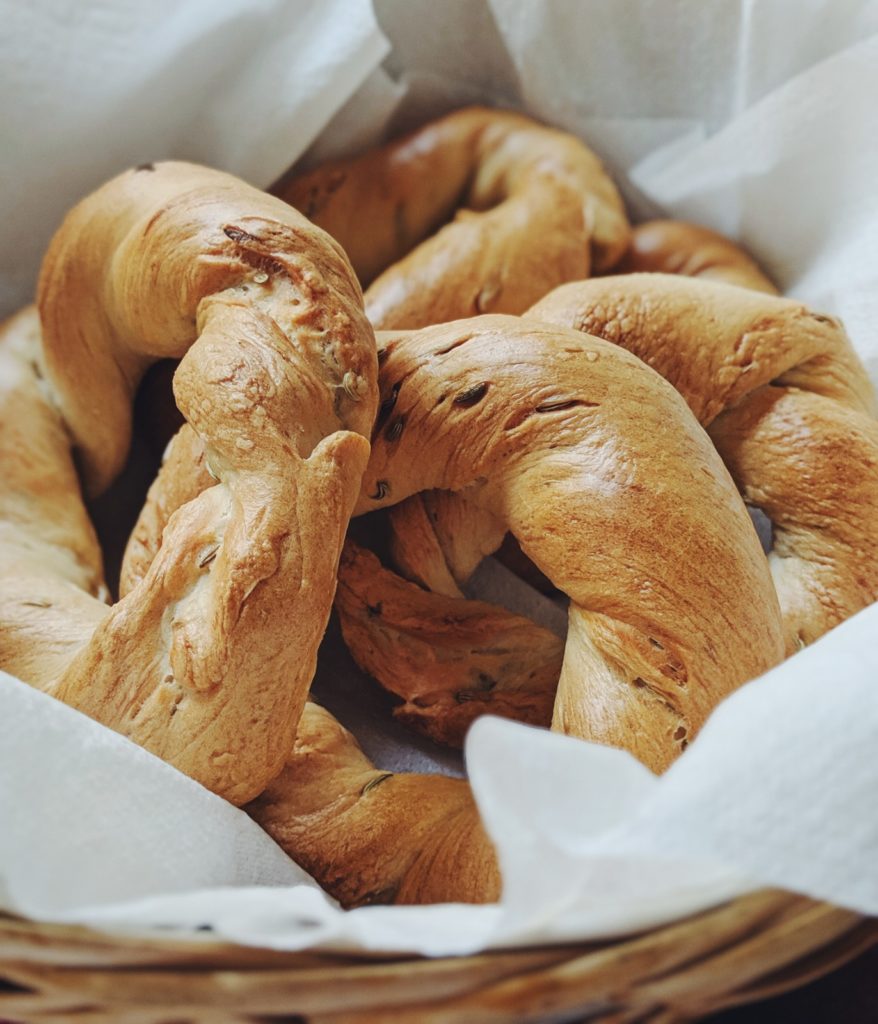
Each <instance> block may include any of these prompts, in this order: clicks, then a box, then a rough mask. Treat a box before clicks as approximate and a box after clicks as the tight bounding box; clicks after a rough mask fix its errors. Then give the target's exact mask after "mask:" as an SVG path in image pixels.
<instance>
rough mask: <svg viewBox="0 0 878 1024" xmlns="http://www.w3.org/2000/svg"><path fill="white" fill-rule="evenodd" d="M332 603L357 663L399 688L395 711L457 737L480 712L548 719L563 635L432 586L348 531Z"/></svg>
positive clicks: (436, 735) (422, 727)
mask: <svg viewBox="0 0 878 1024" xmlns="http://www.w3.org/2000/svg"><path fill="white" fill-rule="evenodd" d="M336 608H337V609H338V612H339V616H340V618H341V622H342V624H343V628H344V636H345V640H346V642H347V644H348V646H349V648H350V649H351V651H353V652H354V655H355V657H356V660H357V662H358V664H359V665H360V667H361V668H362V669H364V670H365V671H366V672H368V673H369V674H370V675H372V676H374V677H375V678H376V679H380V680H381V683H382V685H383V686H384V687H385V688H387V689H388V690H390V691H391V693H393V694H395V695H396V696H398V697H401V698H402V700H403V703H402V704H400V705H399V706H398V707H396V708H394V715H395V716H396V717H397V718H399V719H400V720H402V721H404V722H406V723H407V724H409V725H411V726H413V727H414V728H416V729H418V730H419V731H421V732H423V733H425V734H426V735H428V736H430V737H431V738H432V739H434V740H438V741H439V742H440V743H448V744H450V745H452V746H457V747H460V746H462V745H463V740H464V736H465V734H466V731H467V729H468V728H469V726H470V724H471V723H472V721H473V718H475V717H477V716H478V715H480V714H485V713H486V712H489V713H490V714H492V715H501V716H503V717H506V718H514V719H516V720H517V721H519V722H528V723H530V724H532V725H543V726H548V725H549V724H550V723H551V721H552V708H553V705H554V702H555V690H556V688H557V685H558V677H559V675H560V674H561V664H562V660H563V656H564V642H563V640H560V639H559V638H558V637H557V636H555V634H554V633H551V632H549V630H547V629H544V628H542V627H541V626H538V625H537V624H536V623H534V622H531V621H530V619H527V618H524V617H523V616H521V615H513V614H511V613H509V612H507V611H506V610H505V609H503V608H498V607H496V606H494V605H491V604H487V603H485V602H483V601H470V600H466V599H465V598H463V596H460V597H448V596H445V595H444V594H442V593H436V592H433V593H431V592H429V591H427V590H423V589H422V588H421V587H419V586H417V585H416V584H414V583H410V582H409V581H408V580H405V579H403V578H402V577H400V576H398V575H396V573H394V572H391V571H390V570H388V569H386V568H384V566H382V564H381V562H380V561H379V559H378V558H377V556H376V555H374V554H373V553H372V552H371V551H368V550H366V549H365V548H362V547H360V546H359V545H357V544H356V543H355V542H354V541H352V540H351V539H348V540H347V542H346V543H345V546H344V551H343V553H342V560H341V564H340V566H339V587H338V590H337V591H336Z"/></svg>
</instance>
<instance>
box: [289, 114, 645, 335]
mask: <svg viewBox="0 0 878 1024" xmlns="http://www.w3.org/2000/svg"><path fill="white" fill-rule="evenodd" d="M274 191H275V193H276V194H277V195H279V196H280V197H281V198H283V199H284V200H286V201H287V202H289V203H291V204H292V205H293V206H295V207H296V208H297V209H299V210H301V211H302V212H303V213H304V214H305V216H307V217H310V218H311V219H312V220H313V221H314V222H315V223H316V224H319V225H320V226H321V227H323V228H325V229H326V230H327V231H329V232H330V234H331V235H333V237H334V238H336V239H338V241H339V242H340V243H341V244H342V246H343V247H344V249H345V251H346V252H347V253H348V255H349V256H350V258H351V262H352V263H353V265H354V268H355V269H356V271H357V273H358V274H359V275H360V278H361V280H362V281H363V282H364V284H368V288H367V291H366V311H367V313H368V315H369V319H370V320H371V321H372V323H373V325H374V326H375V328H376V329H387V328H413V327H424V326H427V325H428V324H434V323H442V322H445V321H449V320H456V319H459V318H461V317H469V316H476V315H477V314H479V313H522V312H524V310H525V309H527V308H528V306H530V305H531V304H532V303H533V302H535V301H536V300H537V299H538V298H540V297H541V296H542V295H545V294H546V292H548V291H550V290H551V289H552V288H554V287H555V286H556V285H558V284H561V283H563V282H564V281H573V280H578V279H580V278H583V277H586V276H587V275H588V273H589V269H590V266H591V265H593V267H594V269H596V270H598V271H600V270H606V269H607V268H608V267H610V266H612V264H613V263H615V262H616V261H618V259H619V258H620V256H621V255H622V253H623V252H624V250H625V247H626V246H627V244H628V237H629V232H630V227H629V225H628V220H627V218H626V216H625V210H624V206H623V203H622V199H621V197H620V195H619V192H618V190H617V189H616V186H615V185H614V184H613V182H612V181H611V179H610V178H609V176H608V175H607V174H606V172H605V171H604V169H603V167H602V166H601V163H600V161H599V160H598V158H597V157H596V156H595V155H594V153H592V152H591V150H589V149H588V148H587V147H586V146H585V145H584V144H583V143H582V142H581V141H580V140H579V139H577V138H575V137H574V136H572V135H568V134H567V133H565V132H561V131H558V130H557V129H554V128H547V127H545V126H544V125H541V124H539V123H537V122H536V121H533V120H532V119H530V118H527V117H524V116H522V115H521V114H515V113H511V112H506V111H499V110H489V109H486V108H483V107H470V108H467V109H465V110H459V111H456V112H455V113H453V114H449V115H448V116H446V117H443V118H440V119H438V120H436V121H432V122H430V123H429V124H427V125H425V126H423V127H422V128H419V129H418V130H417V131H415V132H412V133H410V134H409V135H406V136H404V137H403V138H402V139H397V140H396V141H394V142H391V143H389V144H388V145H386V146H383V147H381V148H379V149H375V150H372V151H371V152H368V153H366V154H364V155H362V156H359V157H355V158H353V159H350V160H337V161H333V162H332V163H328V164H325V165H323V166H321V167H318V168H316V169H315V170H313V171H310V172H308V173H306V174H302V175H297V176H294V177H292V178H290V179H287V180H285V181H282V182H280V183H279V185H277V186H276V187H275V189H274ZM455 211H457V213H456V214H455ZM452 216H453V218H454V219H453V220H452V219H451V218H452ZM449 221H450V223H449ZM443 225H444V226H443Z"/></svg>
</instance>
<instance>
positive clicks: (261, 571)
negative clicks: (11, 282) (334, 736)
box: [0, 163, 376, 803]
mask: <svg viewBox="0 0 878 1024" xmlns="http://www.w3.org/2000/svg"><path fill="white" fill-rule="evenodd" d="M39 298H40V310H41V319H42V321H43V324H44V331H45V334H44V338H43V341H42V346H40V343H39V332H38V330H37V326H36V321H35V317H34V314H33V313H28V314H25V315H23V316H22V317H19V318H18V319H16V320H14V321H13V322H11V323H10V324H9V325H7V327H6V328H5V329H4V333H3V340H2V351H3V358H4V360H6V361H7V362H9V363H11V364H12V365H13V366H14V370H15V372H14V375H13V379H12V381H11V383H10V385H9V387H8V388H7V389H6V391H5V392H4V394H3V406H2V408H0V416H2V418H3V422H4V426H5V425H7V424H10V425H13V430H12V433H11V434H7V432H6V431H5V430H4V432H3V434H2V441H0V444H2V448H3V456H4V458H5V464H6V465H7V467H8V472H9V473H10V475H11V476H12V481H11V482H12V483H13V488H12V493H13V495H14V497H9V496H6V495H4V497H3V498H2V499H0V517H2V522H3V532H2V535H0V536H2V542H3V546H2V548H0V559H2V564H3V565H4V567H7V568H8V570H9V571H5V572H4V574H3V587H2V592H0V593H2V601H0V623H2V626H3V628H2V630H0V634H2V636H3V641H2V646H0V652H2V659H3V660H2V667H3V668H6V669H8V670H10V671H13V672H16V673H17V674H19V675H21V676H22V677H23V678H24V679H25V680H26V681H29V682H31V683H32V684H34V685H36V686H39V687H41V688H42V689H45V690H47V691H48V692H50V693H52V694H53V695H54V696H56V697H58V698H59V699H61V700H64V701H66V702H67V703H70V704H72V705H73V706H74V707H77V708H79V709H80V710H82V711H84V712H86V713H87V714H90V715H92V716H93V717H95V718H96V719H98V720H99V721H101V722H102V723H104V724H105V725H108V726H110V727H111V728H114V729H116V730H118V731H120V732H122V733H124V734H125V735H127V736H129V737H130V738H131V739H133V740H135V741H136V742H138V743H140V744H141V745H143V746H145V747H146V748H147V749H149V750H151V751H153V752H154V753H156V754H158V755H159V756H161V757H163V758H164V759H165V760H167V761H169V762H170V763H171V764H174V765H175V766H176V767H178V768H180V769H181V770H182V771H185V772H186V773H187V774H189V775H191V776H192V777H194V778H196V779H198V780H199V781H200V782H202V783H203V784H204V785H206V786H207V787H208V788H210V789H212V790H214V791H215V792H217V793H219V794H221V795H222V796H225V797H226V798H227V799H229V800H231V801H233V802H237V803H241V802H244V801H246V800H248V799H251V798H252V797H253V796H255V795H256V794H258V793H259V792H261V791H262V790H263V789H264V787H265V785H266V783H267V782H268V781H269V780H270V779H271V778H273V777H274V776H275V775H277V773H278V772H279V771H280V770H281V768H282V766H283V764H284V761H285V758H286V756H287V755H288V753H289V750H290V748H291V746H292V741H293V736H294V734H295V728H296V723H297V720H298V718H299V715H300V713H301V709H302V706H303V704H304V701H305V697H306V694H307V689H308V685H309V684H310V680H311V675H312V674H313V668H314V660H315V657H316V650H317V645H318V643H319V640H320V638H321V636H322V634H323V631H324V629H325V625H326V620H327V618H328V615H329V611H330V605H331V601H332V594H333V591H334V586H335V578H336V571H337V564H338V557H339V552H340V549H341V543H342V539H343V536H344V531H345V529H346V526H347V521H348V518H349V515H350V510H351V507H352V504H353V501H354V498H355V495H356V492H357V488H358V486H359V480H360V476H361V474H362V470H363V467H364V466H365V462H366V458H367V455H368V442H367V441H366V439H365V437H363V436H362V433H361V431H363V430H364V429H365V428H366V427H368V425H369V424H370V423H371V421H372V418H373V415H374V409H375V397H376V395H375V374H376V361H375V349H374V341H373V336H372V332H371V329H370V328H369V325H368V323H367V322H366V320H365V317H364V314H363V311H362V306H361V294H360V291H359V287H358V285H357V282H356V280H355V278H354V276H353V272H352V271H351V269H350V268H349V266H348V265H347V264H346V262H345V260H344V257H343V254H341V252H340V250H339V249H338V247H337V246H336V245H335V243H333V242H332V241H331V240H330V239H329V238H328V237H327V236H326V235H325V234H324V233H323V232H320V231H319V230H318V229H316V228H314V227H312V226H311V225H309V224H308V223H307V222H306V221H305V220H304V219H303V218H301V217H300V216H299V215H298V214H296V213H295V212H294V211H292V210H290V209H289V207H287V206H286V205H284V204H283V203H280V202H279V201H277V200H274V199H271V198H270V197H268V196H265V195H263V194H262V193H260V192H258V191H256V190H255V189H251V188H249V187H248V186H246V185H244V184H243V183H242V182H239V181H237V180H236V179H234V178H231V177H230V176H228V175H223V174H219V173H218V172H214V171H208V170H206V169H204V168H197V167H193V166H190V165H185V164H173V163H171V164H158V165H155V167H154V168H153V169H152V170H145V171H137V172H134V171H131V172H126V173H125V174H123V175H121V176H120V177H118V178H116V179H114V180H113V181H112V182H110V183H108V184H107V185H105V186H104V187H103V188H101V189H99V190H98V192H97V193H95V194H94V195H92V196H90V197H88V198H87V199H86V200H84V201H83V202H82V203H81V204H80V206H78V207H77V208H75V209H74V210H73V211H72V212H71V214H70V215H69V216H68V218H67V219H66V220H65V222H64V224H63V225H62V227H61V229H60V230H59V232H58V234H57V235H56V237H55V239H54V240H53V243H52V245H51V247H50V251H49V254H48V256H47V260H46V263H45V265H44V269H43V273H42V276H41V282H40V289H39ZM184 352H185V353H186V355H185V356H184V358H183V361H182V363H181V364H180V368H179V370H178V372H177V375H176V378H175V388H176V395H177V401H178V403H179V405H180V407H181V409H182V410H183V412H184V413H185V415H186V416H187V418H188V419H189V421H190V423H191V424H192V426H193V428H194V429H195V430H196V432H197V433H198V434H199V436H200V439H201V442H202V443H203V444H204V446H205V450H206V465H207V466H209V467H210V471H211V472H212V473H213V474H214V475H215V476H216V477H217V478H218V482H217V485H216V486H215V487H213V488H212V489H211V490H210V491H207V492H205V493H204V494H201V495H199V496H198V497H197V498H196V499H195V500H194V501H192V502H190V503H188V504H187V505H185V506H184V507H182V508H180V509H179V511H178V512H177V513H176V515H174V516H173V517H172V518H171V520H170V522H169V523H168V527H167V529H166V531H165V534H164V537H163V543H162V547H161V550H160V551H159V552H158V555H157V556H156V558H155V561H154V562H153V563H152V565H151V566H150V568H149V571H148V572H147V574H146V575H145V576H144V578H143V580H142V581H141V582H140V583H139V584H138V586H136V587H135V588H134V589H133V590H131V591H130V592H129V593H128V594H127V596H126V597H125V598H124V599H123V600H122V601H120V602H119V603H118V604H116V605H115V606H113V607H112V608H110V609H108V608H107V607H106V605H104V604H103V603H102V602H101V601H100V600H98V599H97V598H96V597H94V596H90V593H91V594H93V593H95V592H96V591H97V590H98V589H99V586H100V568H99V558H98V556H97V554H96V548H95V541H94V534H93V531H92V530H91V527H90V526H89V525H88V522H87V518H86V515H85V512H84V509H83V507H82V501H81V497H80V494H79V486H78V482H77V479H76V475H75V473H74V470H73V451H74V450H75V452H76V454H77V456H78V457H79V459H80V460H81V463H82V466H83V469H84V473H85V477H86V481H87V482H89V483H90V485H91V487H92V489H94V490H99V489H100V488H101V487H102V486H104V485H105V484H106V483H107V482H108V481H109V480H110V479H111V478H112V476H113V474H114V473H115V471H116V470H117V469H118V468H119V466H120V465H121V463H122V461H123V460H124V457H125V454H126V449H127V440H128V434H129V431H130V415H131V413H130V396H131V394H132V393H133V391H134V389H135V388H136V384H137V380H138V379H139V376H140V375H141V374H142V373H143V372H144V370H145V369H146V367H147V366H148V365H149V363H150V361H151V360H153V359H155V358H158V357H159V356H162V355H177V356H180V355H183V354H184ZM41 377H44V378H45V379H44V380H41ZM20 415H23V416H25V417H27V420H26V421H27V424H28V428H29V431H30V433H31V436H30V437H29V438H28V444H27V447H25V448H22V449H18V450H16V447H15V445H16V440H17V435H16V432H15V428H14V424H15V422H16V418H17V417H18V416H20ZM349 428H353V429H349ZM68 435H70V436H72V442H71V440H70V437H69V436H68ZM29 451H34V452H36V453H38V455H39V463H38V465H39V469H40V473H39V474H37V473H35V472H34V469H33V467H32V466H31V465H30V464H29V458H30V456H28V455H27V454H26V453H27V452H29ZM24 506H26V507H27V509H29V515H27V516H25V515H23V514H22V507H24ZM44 530H45V531H46V536H43V532H44ZM52 531H54V533H53V532H52ZM47 540H48V543H47ZM61 548H64V549H66V552H72V553H73V554H74V557H73V559H71V558H70V556H69V554H65V553H64V552H60V551H59V549H61ZM22 553H24V554H22ZM13 568H14V569H15V572H16V575H15V577H14V578H13V576H12V569H13ZM13 583H14V586H13ZM21 595H28V599H22V596H21ZM39 637H45V638H46V640H45V654H43V653H42V652H43V646H42V645H40V644H39V643H38V642H37V638H39ZM34 651H36V652H38V653H36V654H34V653H33V652H34Z"/></svg>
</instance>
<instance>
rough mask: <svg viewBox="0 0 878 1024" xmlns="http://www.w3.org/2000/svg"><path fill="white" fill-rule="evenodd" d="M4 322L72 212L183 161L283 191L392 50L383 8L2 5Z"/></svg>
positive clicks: (198, 1) (354, 0) (361, 0)
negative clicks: (282, 179) (292, 171)
mask: <svg viewBox="0 0 878 1024" xmlns="http://www.w3.org/2000/svg"><path fill="white" fill-rule="evenodd" d="M0 24H2V25H3V32H2V33H0V69H2V70H0V95H2V99H3V105H2V115H0V117H2V121H0V123H2V133H0V137H2V141H3V144H2V146H0V181H2V182H3V185H4V195H3V197H2V200H0V205H2V210H3V240H4V245H3V247H2V251H0V314H3V315H6V314H8V313H11V312H12V311H13V310H14V309H15V308H16V307H17V306H19V305H23V304H24V303H26V302H28V301H30V299H31V297H32V295H33V291H34V282H35V278H36V273H37V270H38V269H39V265H40V260H41V259H42V256H43V252H44V250H45V248H46V244H47V243H48V241H49V239H50V238H51V236H52V233H53V232H54V231H55V229H56V228H57V226H58V224H59V223H60V221H61V219H62V217H63V216H64V214H65V213H66V212H67V210H68V209H69V208H70V207H71V206H72V205H73V204H74V203H75V202H76V201H77V200H78V199H80V198H81V197H82V196H83V195H84V194H85V193H86V192H88V191H90V190H91V189H94V188H97V187H98V186H99V185H100V184H101V183H102V182H104V181H105V180H106V179H107V178H109V177H112V175H114V174H118V173H119V172H120V171H123V170H124V169H125V168H126V167H130V166H133V165H136V164H139V163H143V162H146V161H150V160H161V159H167V158H170V157H174V158H177V159H182V160H194V161H196V162H199V163H206V164H210V165H212V166H216V167H221V168H222V169H223V170H227V171H231V172H232V173H233V174H238V175H240V176H241V177H243V178H245V179H247V180H249V181H251V182H252V183H253V184H254V185H258V186H260V187H264V186H267V185H268V184H270V183H271V182H272V181H273V180H274V179H275V178H276V177H277V176H278V175H279V174H280V173H281V172H282V171H283V170H284V169H285V168H286V167H288V166H289V164H290V163H291V162H292V161H293V160H295V158H296V157H297V156H299V154H300V153H302V152H304V150H305V149H306V148H307V146H308V145H309V144H310V143H311V142H312V140H313V139H314V138H315V137H316V136H317V134H318V133H319V132H320V130H321V129H322V128H323V127H324V125H325V124H326V123H327V121H328V120H329V119H330V118H331V117H332V115H333V114H334V113H335V112H336V111H337V110H338V109H339V108H340V107H341V106H342V105H343V104H344V103H345V102H346V101H347V100H348V98H349V97H350V96H351V94H352V93H354V91H355V90H356V89H357V87H358V86H359V85H360V84H361V82H362V81H363V80H364V79H365V78H366V77H367V76H368V75H369V73H370V72H371V71H372V70H373V69H374V68H375V66H376V65H377V64H378V62H379V61H380V60H381V58H382V57H383V56H384V55H385V54H386V53H387V50H388V44H387V40H386V39H385V38H384V36H383V35H382V34H381V32H380V30H379V29H378V27H377V25H376V22H375V18H374V15H373V13H372V7H371V4H370V3H369V0H321V2H320V3H309V2H308V0H151V2H150V3H143V2H142V0H86V2H83V0H34V2H33V3H20V2H18V0H0Z"/></svg>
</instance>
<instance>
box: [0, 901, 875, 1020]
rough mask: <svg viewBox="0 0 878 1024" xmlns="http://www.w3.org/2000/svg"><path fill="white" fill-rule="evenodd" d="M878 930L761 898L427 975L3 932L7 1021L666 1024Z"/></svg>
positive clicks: (1, 927) (821, 908) (740, 997)
mask: <svg viewBox="0 0 878 1024" xmlns="http://www.w3.org/2000/svg"><path fill="white" fill-rule="evenodd" d="M876 940H878V920H876V919H871V918H863V917H861V916H859V915H858V914H855V913H852V912H850V911H847V910H839V909H837V908H835V907H832V906H829V905H827V904H822V903H814V902H812V901H811V900H807V899H804V898H802V897H799V896H792V895H789V894H787V893H783V892H778V891H764V892H760V893H756V894H754V895H752V896H747V897H743V898H741V899H738V900H735V901H733V902H731V903H728V904H726V905H725V906H722V907H719V908H717V909H715V910H711V911H709V912H707V913H704V914H699V915H697V916H695V917H691V918H688V919H686V920H684V921H680V922H677V923H675V924H672V925H669V926H667V927H664V928H658V929H656V930H654V931H651V932H648V933H646V934H643V935H640V936H638V937H635V938H630V939H626V940H624V941H617V942H611V943H592V944H589V945H583V944H580V945H566V946H555V947H550V948H542V949H520V950H508V951H501V952H495V953H483V954H480V955H478V956H468V957H455V958H452V957H449V958H444V959H436V960H427V959H421V958H414V957H406V958H401V957H370V958H367V957H363V956H349V955H338V954H326V953H277V952H272V951H266V950H258V949H251V948H245V947H241V946H234V945H230V944H226V943H217V942H213V941H209V940H206V941H198V942H196V941H186V942H182V941H179V940H171V939H167V938H161V939H160V938H153V937H149V938H145V937H136V936H118V935H113V936H109V935H104V934H99V933H96V932H92V931H89V930H88V929H85V928H79V927H68V926H58V925H39V924H34V923H32V922H29V921H22V920H19V919H15V918H10V917H0V1020H2V1021H3V1022H7V1021H14V1022H16V1024H19V1022H31V1021H34V1022H38V1021H40V1022H42V1021H47V1022H48V1021H53V1022H62V1021H63V1022H65V1024H72V1022H76V1024H98V1022H100V1024H109V1022H112V1024H233V1022H234V1024H242V1022H250V1024H255V1022H265V1024H269V1022H274V1024H283V1022H286V1024H293V1022H297V1024H305V1022H308V1024H330V1022H332V1024H342V1022H350V1024H366V1022H369V1024H378V1022H383V1021H388V1022H398V1024H403V1022H405V1024H439V1022H440V1021H441V1022H454V1024H480V1022H487V1021H491V1022H500V1021H515V1022H526V1021H532V1022H535V1024H536V1022H543V1024H544V1022H561V1021H581V1020H586V1019H587V1020H589V1021H601V1022H604V1024H610V1022H613V1024H623V1022H631V1024H634V1022H646V1021H649V1022H651V1024H670V1022H673V1021H684V1020H697V1019H698V1018H699V1017H701V1016H703V1015H705V1014H708V1013H710V1012H713V1011H715V1010H718V1009H721V1008H724V1007H728V1006H732V1005H735V1004H741V1003H747V1002H751V1001H754V1000H757V999H763V998H765V997H767V996H770V995H774V994H777V993H780V992H783V991H786V990H788V989H791V988H795V987H797V986H799V985H802V984H805V983H806V982H808V981H811V980H813V979H814V978H817V977H819V976H820V975H822V974H825V973H827V972H828V971H831V970H833V969H834V968H836V967H839V966H840V965H841V964H843V963H844V962H845V961H847V960H849V959H851V958H852V957H854V956H856V955H857V954H859V953H861V952H863V951H864V950H865V949H867V948H868V947H869V946H870V945H872V944H873V943H874V942H876Z"/></svg>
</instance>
